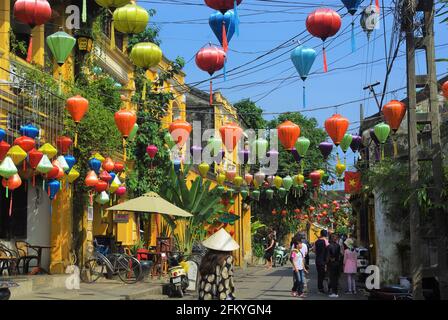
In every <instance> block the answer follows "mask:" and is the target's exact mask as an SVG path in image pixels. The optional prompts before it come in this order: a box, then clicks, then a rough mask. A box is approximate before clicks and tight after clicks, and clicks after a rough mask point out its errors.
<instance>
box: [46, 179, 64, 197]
mask: <svg viewBox="0 0 448 320" xmlns="http://www.w3.org/2000/svg"><path fill="white" fill-rule="evenodd" d="M45 189H46V190H47V194H48V198H50V200H53V199H55V198H56V194H57V193H58V192H59V190H60V189H61V184H60V182H59V181H58V180H56V179H51V180H49V181H48V182H47V183H46V185H45Z"/></svg>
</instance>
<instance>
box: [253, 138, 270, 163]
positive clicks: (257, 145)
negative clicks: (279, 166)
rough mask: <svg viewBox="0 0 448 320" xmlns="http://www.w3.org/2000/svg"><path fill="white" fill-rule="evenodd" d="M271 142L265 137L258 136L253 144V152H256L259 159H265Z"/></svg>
mask: <svg viewBox="0 0 448 320" xmlns="http://www.w3.org/2000/svg"><path fill="white" fill-rule="evenodd" d="M268 146H269V142H268V140H266V139H264V138H261V137H260V138H258V139H257V140H255V141H254V143H253V145H252V148H253V150H252V153H255V154H256V156H257V157H258V159H264V158H265V157H266V152H267V151H268Z"/></svg>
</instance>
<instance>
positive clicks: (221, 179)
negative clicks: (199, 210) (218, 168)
mask: <svg viewBox="0 0 448 320" xmlns="http://www.w3.org/2000/svg"><path fill="white" fill-rule="evenodd" d="M224 181H226V175H225V174H224V173H218V174H217V175H216V182H218V184H219V185H221V186H222V185H223V184H224Z"/></svg>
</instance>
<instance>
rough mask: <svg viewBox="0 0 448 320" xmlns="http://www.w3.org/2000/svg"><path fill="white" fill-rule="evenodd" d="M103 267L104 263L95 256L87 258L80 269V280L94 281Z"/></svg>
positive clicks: (100, 273) (102, 270)
mask: <svg viewBox="0 0 448 320" xmlns="http://www.w3.org/2000/svg"><path fill="white" fill-rule="evenodd" d="M104 268H105V266H104V264H103V263H102V262H101V260H99V259H97V258H91V259H89V260H87V261H86V263H84V266H83V268H82V270H81V280H82V281H83V282H86V283H92V282H95V281H96V280H98V279H99V278H100V277H101V276H102V275H103V274H104Z"/></svg>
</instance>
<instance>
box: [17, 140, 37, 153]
mask: <svg viewBox="0 0 448 320" xmlns="http://www.w3.org/2000/svg"><path fill="white" fill-rule="evenodd" d="M14 144H15V145H18V146H19V147H20V148H22V149H23V151H25V152H30V151H31V150H33V148H34V147H35V145H36V142H35V141H34V139H33V138H30V137H27V136H21V137H18V138H17V139H15V140H14Z"/></svg>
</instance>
